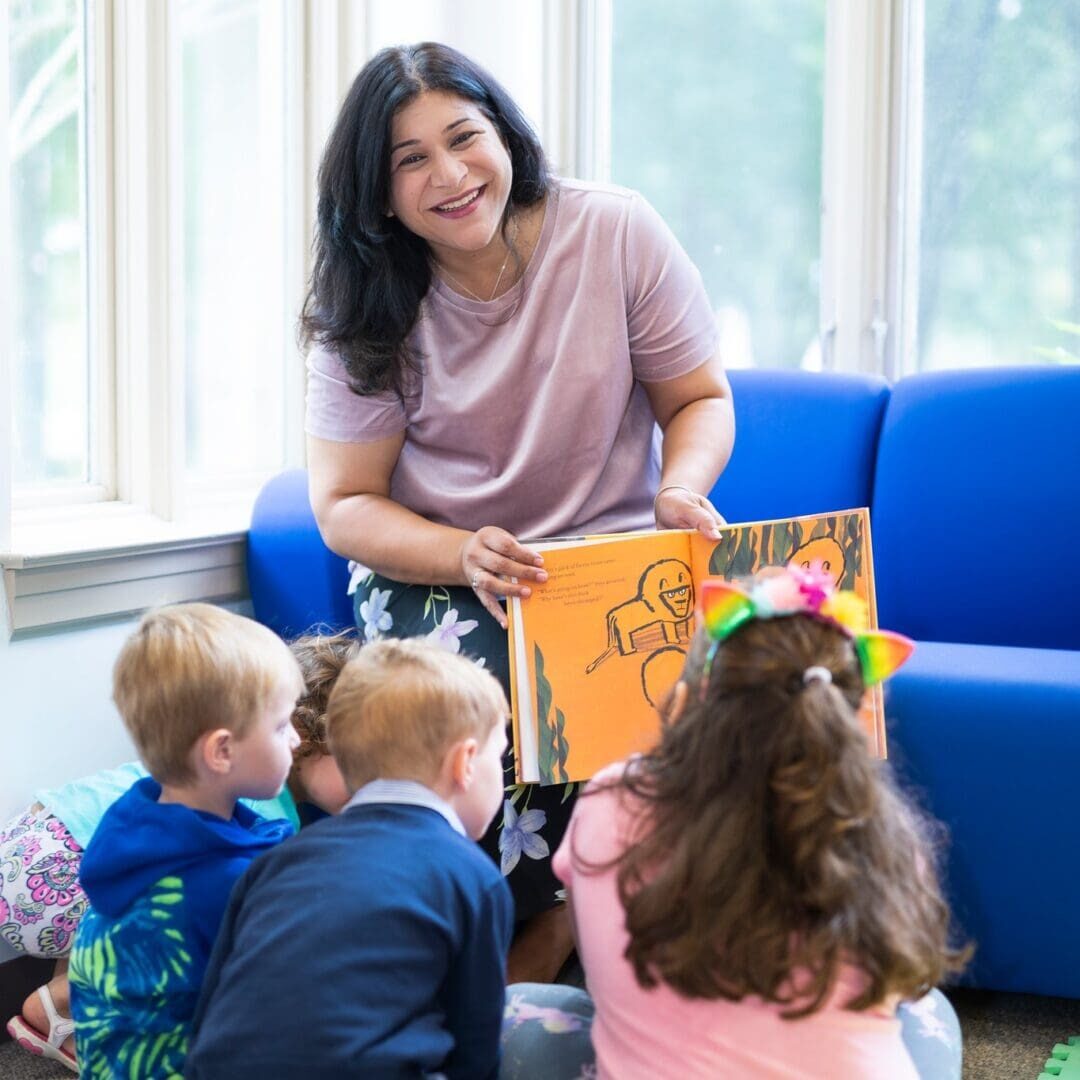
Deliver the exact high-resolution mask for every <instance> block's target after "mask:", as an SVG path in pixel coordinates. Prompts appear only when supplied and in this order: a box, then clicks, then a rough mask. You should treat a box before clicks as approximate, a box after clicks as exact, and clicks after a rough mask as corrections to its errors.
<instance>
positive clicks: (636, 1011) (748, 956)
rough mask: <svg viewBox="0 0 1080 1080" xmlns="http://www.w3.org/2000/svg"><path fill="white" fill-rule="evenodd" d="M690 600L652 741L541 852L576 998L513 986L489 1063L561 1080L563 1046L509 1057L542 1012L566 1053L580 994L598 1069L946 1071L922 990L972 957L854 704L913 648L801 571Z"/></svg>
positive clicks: (916, 825)
mask: <svg viewBox="0 0 1080 1080" xmlns="http://www.w3.org/2000/svg"><path fill="white" fill-rule="evenodd" d="M702 594H703V610H702V617H701V623H702V627H701V629H699V631H698V634H697V636H696V637H695V639H694V641H693V643H692V646H691V649H690V652H689V655H688V657H687V661H686V665H685V669H684V672H683V675H682V678H681V681H680V682H679V683H678V684H677V685H676V687H675V688H674V690H673V691H672V693H671V694H670V696H669V698H668V701H667V703H666V707H665V710H664V712H665V720H666V723H665V725H664V728H663V732H662V735H661V738H660V741H659V743H658V745H657V746H656V747H655V748H654V749H653V750H651V751H650V752H649V753H646V754H644V755H641V756H640V757H636V758H632V759H630V760H629V761H626V762H623V763H619V764H617V765H613V766H610V767H608V768H606V769H604V770H603V771H602V772H601V773H599V774H598V775H597V776H596V777H594V779H593V780H592V782H591V783H590V785H589V787H588V789H587V793H586V794H585V795H584V796H583V797H582V798H581V799H579V801H578V804H577V807H576V808H575V812H574V816H573V819H572V821H571V825H570V828H569V830H568V832H567V835H566V838H565V840H564V841H563V844H562V846H561V847H560V848H559V850H558V852H557V854H556V857H555V870H556V873H557V874H558V875H559V876H560V878H561V879H562V881H563V882H564V883H565V884H566V886H567V891H568V894H569V900H570V903H571V905H572V912H573V916H574V921H575V926H576V933H577V939H578V946H579V950H580V954H581V960H582V964H583V966H584V969H585V975H586V982H587V985H588V988H589V993H590V994H591V998H592V1002H591V1004H590V1003H589V1002H588V1001H587V999H584V997H583V996H582V1001H579V1002H577V1007H575V1008H569V1007H568V1002H569V1003H572V1000H571V999H572V994H573V992H568V994H563V995H562V996H561V998H559V997H553V993H554V992H553V991H552V990H551V989H549V990H548V991H547V992H546V993H547V997H546V999H545V994H544V992H542V991H540V990H535V991H530V990H529V989H528V988H522V989H521V992H520V993H519V995H518V996H517V998H515V997H514V995H513V994H512V995H511V1000H510V1003H509V1005H508V1010H507V1038H508V1042H509V1044H510V1048H511V1051H512V1053H508V1062H507V1065H508V1068H507V1070H506V1072H505V1074H504V1075H506V1076H508V1077H517V1076H543V1077H545V1078H555V1077H559V1076H563V1075H573V1076H577V1075H578V1072H577V1067H578V1066H579V1065H580V1064H581V1062H580V1061H578V1062H577V1063H575V1066H574V1069H573V1070H572V1071H571V1072H568V1073H563V1072H559V1071H558V1069H557V1068H555V1067H553V1061H554V1060H555V1056H556V1051H555V1049H554V1048H556V1047H557V1044H558V1043H559V1042H560V1041H562V1042H564V1043H567V1044H569V1043H571V1042H573V1041H574V1039H571V1038H568V1037H567V1036H565V1035H564V1036H557V1035H547V1036H546V1037H545V1039H541V1040H540V1041H539V1042H536V1041H535V1040H534V1045H532V1046H531V1047H527V1048H526V1051H527V1052H519V1050H520V1047H521V1046H522V1045H524V1042H525V1040H524V1036H525V1035H526V1034H527V1031H528V1028H529V1025H530V1023H531V1021H530V1018H531V1017H532V1016H534V1015H536V1014H537V1009H538V1005H546V1006H547V1009H548V1025H547V1026H548V1030H549V1031H553V1030H559V1029H560V1024H555V1025H553V1024H552V1023H551V1020H550V1014H551V1010H552V1008H555V1009H556V1010H559V1011H561V1012H562V1013H563V1014H568V1015H567V1016H566V1018H565V1019H563V1020H562V1021H561V1030H563V1031H568V1032H570V1033H571V1034H573V1032H574V1031H575V1024H576V1031H577V1035H576V1036H575V1038H576V1039H577V1041H578V1044H579V1045H580V1044H581V1042H582V1040H581V1038H580V1035H581V1033H582V1032H583V1031H587V1030H588V1027H589V1024H590V1016H589V1012H590V1010H591V1008H592V1006H593V1005H594V1006H595V1018H592V1019H591V1035H592V1044H593V1049H594V1051H595V1065H596V1075H597V1076H598V1077H601V1078H603V1077H617V1078H619V1080H636V1078H642V1080H644V1078H648V1080H663V1078H665V1077H672V1078H674V1077H678V1078H680V1080H686V1078H695V1077H700V1078H706V1077H707V1078H709V1080H723V1078H732V1080H734V1078H742V1077H748V1076H753V1077H761V1078H764V1077H775V1078H777V1080H781V1078H783V1080H788V1078H790V1077H796V1076H797V1077H810V1078H814V1077H817V1078H822V1080H825V1078H828V1080H856V1078H858V1080H863V1078H866V1077H874V1078H875V1080H914V1078H915V1077H916V1076H918V1075H922V1076H923V1077H935V1078H950V1080H954V1078H958V1077H959V1075H960V1048H959V1029H958V1025H957V1024H956V1020H955V1014H953V1012H952V1010H951V1008H950V1007H949V1006H948V1003H947V1002H946V1001H945V999H944V998H943V997H942V996H941V995H940V994H939V993H937V992H936V991H931V987H933V986H934V985H935V984H936V983H937V982H938V981H939V980H941V979H942V978H943V977H944V976H945V975H947V974H949V973H950V972H954V971H956V970H958V969H959V968H960V967H961V966H962V962H963V960H964V958H965V955H964V953H962V952H960V951H957V950H954V949H953V948H951V947H950V946H949V944H948V941H947V927H948V912H947V909H946V906H945V903H944V902H943V900H942V898H941V895H940V892H939V889H938V884H937V879H936V875H935V873H934V867H933V855H932V850H931V847H930V844H929V842H928V840H927V838H926V831H925V829H924V826H923V825H922V823H921V822H920V820H919V817H918V815H917V814H916V813H915V811H914V810H913V809H912V808H911V807H910V806H909V804H908V803H907V801H906V800H905V799H904V798H903V796H902V795H901V794H900V792H899V791H898V789H897V787H896V785H895V783H894V782H893V780H892V777H891V775H890V773H889V770H888V767H887V765H886V763H885V762H883V761H880V760H878V759H876V758H875V757H873V756H872V755H871V753H870V751H869V749H868V746H867V740H866V738H865V735H864V733H863V730H862V728H861V726H860V724H859V721H858V718H857V711H858V709H859V705H860V702H861V701H862V698H863V695H864V693H865V692H866V689H867V687H868V686H870V685H872V684H874V683H876V682H878V681H880V679H882V678H883V677H884V676H885V675H887V674H889V673H890V672H891V671H892V670H893V669H895V667H897V666H899V664H900V663H902V662H903V660H904V659H906V657H907V655H908V654H909V653H910V651H911V642H909V641H907V639H904V638H901V637H900V636H899V635H890V634H887V633H884V632H869V633H868V632H866V631H865V605H864V604H862V603H861V602H860V601H859V600H858V598H857V597H855V595H854V594H853V593H836V592H835V591H834V589H833V585H832V582H831V581H830V580H829V579H828V578H827V577H826V576H825V575H824V574H822V573H818V572H817V571H816V569H814V568H811V569H810V570H805V569H803V568H800V567H797V566H795V565H794V564H792V565H790V566H789V567H788V568H787V569H784V570H782V571H780V572H779V573H775V572H774V573H772V574H771V575H768V576H764V575H763V576H760V577H759V578H757V579H756V580H755V581H754V582H753V584H752V585H751V586H750V588H749V589H748V590H744V589H742V588H739V587H737V586H732V585H728V584H726V583H724V582H721V581H712V582H706V583H705V585H704V587H703V589H702ZM928 994H929V995H930V996H928ZM904 1001H909V1002H916V1003H917V1004H915V1005H912V1006H909V1007H908V1009H907V1017H906V1020H905V1022H904V1024H903V1025H902V1023H901V1019H900V1018H898V1007H899V1006H900V1003H901V1002H904ZM532 1026H533V1027H534V1028H535V1027H536V1025H535V1024H533V1025H532ZM530 1052H531V1055H532V1056H531V1059H530ZM541 1054H542V1055H543V1056H542V1057H541V1056H540V1055H541ZM913 1057H916V1058H918V1061H919V1065H918V1071H917V1067H916V1065H915V1064H914V1063H913Z"/></svg>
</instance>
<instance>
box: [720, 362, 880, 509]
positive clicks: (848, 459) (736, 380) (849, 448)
mask: <svg viewBox="0 0 1080 1080" xmlns="http://www.w3.org/2000/svg"><path fill="white" fill-rule="evenodd" d="M728 374H729V377H730V379H731V389H732V393H733V395H734V398H735V423H736V432H735V450H734V452H733V453H732V455H731V461H730V463H729V464H728V467H727V468H726V469H725V470H724V473H723V475H722V476H721V477H720V479H719V480H718V481H717V482H716V485H715V486H714V487H713V489H712V493H711V496H710V497H711V498H712V501H713V504H714V505H715V506H716V508H717V509H718V510H719V511H720V513H721V514H723V515H724V517H726V518H727V519H728V521H733V522H737V521H764V520H768V519H771V518H782V517H796V516H797V515H799V514H820V513H824V512H827V511H829V510H850V509H852V508H854V507H857V506H869V505H870V499H871V495H872V492H873V483H874V458H875V453H876V450H875V448H876V446H877V439H878V431H879V429H880V427H881V419H882V415H883V413H884V411H885V403H886V402H887V401H888V398H889V387H888V384H887V383H886V381H885V380H884V379H883V378H881V377H880V376H876V375H846V374H838V373H835V372H809V371H784V370H748V371H731V372H729V373H728Z"/></svg>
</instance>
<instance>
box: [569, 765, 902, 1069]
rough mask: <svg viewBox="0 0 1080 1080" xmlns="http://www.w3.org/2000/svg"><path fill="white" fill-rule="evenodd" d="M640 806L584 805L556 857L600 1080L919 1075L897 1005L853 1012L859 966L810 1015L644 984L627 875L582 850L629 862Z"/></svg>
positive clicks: (622, 802) (619, 802) (616, 769)
mask: <svg viewBox="0 0 1080 1080" xmlns="http://www.w3.org/2000/svg"><path fill="white" fill-rule="evenodd" d="M623 768H624V763H622V762H618V763H616V764H615V765H611V766H608V768H606V769H604V770H603V771H602V772H600V773H598V774H597V776H596V778H595V779H594V780H593V782H592V784H591V785H590V787H593V788H595V785H597V784H598V783H603V782H604V781H608V780H612V779H614V778H615V777H617V776H619V775H620V774H621V771H622V769H623ZM635 807H637V808H638V809H639V808H640V804H638V803H637V800H635V799H634V797H633V796H632V795H630V794H628V793H626V792H621V791H604V792H599V793H597V794H595V795H588V796H585V797H582V798H579V799H578V802H577V805H576V806H575V807H574V814H573V817H572V818H571V821H570V826H569V828H568V829H567V832H566V836H565V838H564V839H563V842H562V844H561V845H560V847H559V850H558V851H557V852H556V853H555V857H554V859H553V862H552V866H553V867H554V870H555V873H556V874H557V875H558V877H559V878H560V880H561V881H562V882H563V883H564V884H565V885H566V887H567V889H568V890H569V892H570V897H571V900H572V903H573V909H574V920H575V923H576V929H577V937H578V948H579V950H580V953H581V961H582V964H583V966H584V968H585V977H586V981H587V984H588V989H589V992H590V994H591V995H592V998H593V1001H594V1003H595V1005H596V1017H595V1019H594V1020H593V1028H592V1038H593V1046H594V1047H595V1049H596V1061H597V1075H598V1077H599V1078H600V1080H603V1078H605V1077H610V1078H617V1080H664V1078H665V1077H671V1078H672V1080H675V1078H678V1080H694V1078H701V1080H706V1078H707V1080H728V1078H730V1080H745V1078H746V1077H750V1076H752V1077H754V1078H755V1080H766V1078H775V1080H791V1078H792V1077H800V1078H802V1077H806V1078H818V1077H820V1078H821V1080H866V1078H867V1077H874V1080H918V1077H917V1074H916V1072H915V1067H914V1065H913V1064H912V1061H911V1058H910V1056H909V1054H908V1052H907V1050H906V1048H905V1047H904V1044H903V1042H902V1040H901V1036H900V1021H899V1020H897V1019H896V1016H895V1012H896V1010H895V1005H894V1006H893V1007H891V1008H886V1007H882V1008H881V1009H872V1010H869V1011H866V1012H852V1011H850V1010H848V1009H844V1008H843V1007H842V1004H843V1003H844V1002H845V1001H850V1000H851V998H852V997H853V996H854V995H855V994H856V993H857V992H858V990H859V988H860V979H861V976H860V975H859V973H858V972H857V971H856V970H855V969H852V968H848V969H844V970H843V971H842V973H841V976H840V979H839V982H838V984H837V987H836V990H835V991H834V993H833V995H832V998H831V999H830V1002H829V1003H828V1004H826V1006H825V1007H824V1008H823V1009H821V1010H820V1011H819V1012H816V1013H813V1014H812V1015H811V1016H809V1017H807V1018H806V1019H803V1020H783V1019H781V1017H780V1011H781V1010H780V1007H779V1006H777V1005H774V1004H769V1003H766V1002H763V1001H762V1000H761V999H760V998H757V997H748V998H744V999H743V1000H742V1001H740V1002H732V1001H723V1000H718V1001H706V1000H702V999H696V1000H690V999H687V998H684V997H681V996H680V995H679V994H677V993H676V992H675V991H674V990H672V989H671V988H670V987H668V986H665V985H660V986H657V987H655V988H654V989H652V990H644V989H642V987H641V986H639V985H638V983H637V980H636V979H635V978H634V969H633V967H632V966H631V965H630V963H629V961H627V960H626V959H625V958H624V957H623V953H624V952H625V950H626V946H627V944H628V941H629V938H628V936H627V933H626V926H625V919H624V916H623V909H622V905H621V904H620V902H619V897H618V891H617V888H618V887H617V883H616V873H615V871H614V870H609V871H605V872H603V873H597V874H589V873H582V872H580V871H579V870H577V869H575V866H574V860H573V859H572V858H571V849H573V851H575V852H576V853H577V855H578V856H579V857H583V858H584V859H585V860H587V861H588V862H589V863H594V864H595V863H604V862H608V861H610V860H611V859H612V858H614V857H615V856H617V855H618V854H619V853H620V852H621V851H622V850H624V847H625V845H626V843H627V842H628V838H629V837H630V836H631V835H632V832H633V829H634V826H635V822H636V820H637V819H636V814H635ZM571 846H572V848H571Z"/></svg>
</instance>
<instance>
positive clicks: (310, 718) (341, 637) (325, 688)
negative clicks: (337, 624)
mask: <svg viewBox="0 0 1080 1080" xmlns="http://www.w3.org/2000/svg"><path fill="white" fill-rule="evenodd" d="M360 645H361V643H360V639H359V637H358V636H357V634H356V631H355V630H343V631H342V632H341V633H339V634H320V633H308V634H303V635H301V636H300V637H298V638H296V639H295V640H293V641H291V642H290V643H289V648H290V649H291V650H292V654H293V656H295V657H296V661H297V663H298V664H299V665H300V671H301V672H302V673H303V676H304V694H303V696H302V697H301V698H300V699H299V700H298V701H297V703H296V708H295V709H293V714H292V723H293V727H294V728H296V733H297V734H298V735H299V736H300V745H299V746H297V748H296V749H295V750H294V751H293V762H294V763H295V762H297V761H302V760H303V759H304V758H309V757H313V756H315V755H317V754H329V753H330V746H329V744H328V743H327V739H326V703H327V702H328V701H329V700H330V691H331V690H333V689H334V684H335V683H336V682H337V679H338V676H339V675H340V674H341V671H342V669H343V668H344V667H345V665H346V664H347V663H348V662H349V661H350V660H351V659H352V658H353V657H354V656H357V655H359V653H360Z"/></svg>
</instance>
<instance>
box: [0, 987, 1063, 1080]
mask: <svg viewBox="0 0 1080 1080" xmlns="http://www.w3.org/2000/svg"><path fill="white" fill-rule="evenodd" d="M949 998H950V1000H951V1001H952V1003H953V1005H954V1006H955V1007H956V1011H957V1013H958V1014H959V1016H960V1024H961V1027H962V1029H963V1032H964V1080H1036V1077H1037V1076H1038V1075H1039V1072H1040V1071H1041V1069H1042V1067H1043V1064H1044V1063H1045V1061H1046V1059H1047V1058H1048V1057H1049V1056H1050V1050H1051V1049H1052V1048H1053V1046H1054V1043H1058V1042H1064V1041H1065V1040H1066V1039H1067V1038H1068V1036H1069V1035H1080V1001H1073V1000H1072V999H1070V998H1046V997H1033V996H1031V995H1028V994H996V993H991V992H989V991H984V990H953V991H951V992H950V994H949ZM71 1077H72V1074H71V1073H70V1072H68V1071H67V1069H65V1068H64V1067H63V1066H62V1065H58V1064H57V1063H56V1062H47V1061H43V1060H42V1059H41V1058H36V1057H33V1056H32V1055H31V1054H28V1053H27V1052H26V1051H25V1050H21V1049H19V1047H17V1046H15V1045H13V1044H12V1043H4V1044H3V1045H0V1080H71ZM268 1080H270V1078H268Z"/></svg>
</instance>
